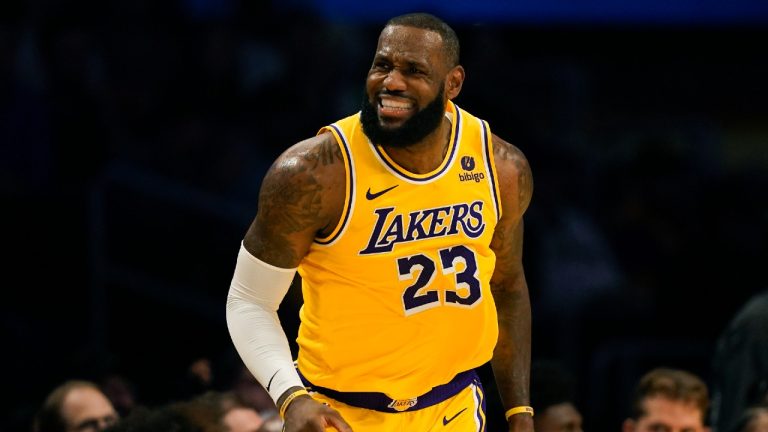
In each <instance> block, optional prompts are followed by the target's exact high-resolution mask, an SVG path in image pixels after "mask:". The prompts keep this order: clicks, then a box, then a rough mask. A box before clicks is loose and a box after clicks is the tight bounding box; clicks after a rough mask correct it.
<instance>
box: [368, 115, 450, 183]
mask: <svg viewBox="0 0 768 432" xmlns="http://www.w3.org/2000/svg"><path fill="white" fill-rule="evenodd" d="M450 139H451V122H450V121H449V120H448V119H447V118H445V117H443V121H442V122H441V123H440V126H439V127H438V128H436V129H435V130H434V131H433V132H432V133H430V134H429V135H427V136H426V137H425V138H424V139H423V140H421V141H419V142H417V143H416V144H413V145H411V146H408V147H387V146H382V147H383V149H384V151H386V152H387V155H389V157H391V158H392V160H394V161H395V162H397V164H398V165H400V166H401V167H403V168H405V169H406V170H408V171H409V172H412V173H414V174H426V173H428V172H432V171H434V170H435V169H437V167H439V166H440V164H441V163H443V160H444V159H445V154H446V152H447V151H448V144H449V141H450Z"/></svg>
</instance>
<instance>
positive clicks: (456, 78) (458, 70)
mask: <svg viewBox="0 0 768 432" xmlns="http://www.w3.org/2000/svg"><path fill="white" fill-rule="evenodd" d="M463 84H464V68H463V67H462V66H461V65H458V66H454V67H453V68H452V69H451V70H450V72H448V77H447V78H446V79H445V94H446V96H448V99H453V98H455V97H456V96H458V95H459V93H461V86H462V85H463Z"/></svg>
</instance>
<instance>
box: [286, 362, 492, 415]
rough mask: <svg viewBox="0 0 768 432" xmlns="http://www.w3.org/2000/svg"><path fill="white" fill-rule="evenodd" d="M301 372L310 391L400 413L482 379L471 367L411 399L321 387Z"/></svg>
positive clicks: (432, 402)
mask: <svg viewBox="0 0 768 432" xmlns="http://www.w3.org/2000/svg"><path fill="white" fill-rule="evenodd" d="M296 370H297V372H299V377H301V380H302V381H303V382H304V385H305V386H306V387H307V390H309V391H315V392H318V393H321V394H323V395H325V396H328V397H329V398H331V399H335V400H337V401H339V402H342V403H345V404H347V405H350V406H353V407H358V408H366V409H370V410H374V411H381V412H387V413H398V412H405V411H416V410H420V409H424V408H427V407H431V406H432V405H437V404H439V403H440V402H443V401H444V400H446V399H449V398H451V397H453V396H455V395H456V394H457V393H459V392H460V391H462V390H463V389H465V388H466V387H467V386H469V385H470V384H472V383H473V382H478V381H480V379H479V378H478V376H477V372H476V371H475V370H474V369H470V370H468V371H465V372H461V373H459V374H457V375H456V376H455V377H453V379H452V380H451V381H450V382H448V383H446V384H442V385H439V386H437V387H433V388H432V390H430V391H428V392H426V393H424V394H423V395H421V396H417V397H414V398H411V399H392V398H390V397H389V396H387V395H386V394H384V393H378V392H341V391H337V390H333V389H329V388H325V387H320V386H316V385H314V384H312V383H311V382H309V380H307V378H306V377H304V375H303V374H302V373H301V371H299V370H298V368H297V369H296Z"/></svg>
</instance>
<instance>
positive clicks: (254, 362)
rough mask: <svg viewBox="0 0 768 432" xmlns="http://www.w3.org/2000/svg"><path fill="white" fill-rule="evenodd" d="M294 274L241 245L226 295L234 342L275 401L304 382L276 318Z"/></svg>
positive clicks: (249, 368)
mask: <svg viewBox="0 0 768 432" xmlns="http://www.w3.org/2000/svg"><path fill="white" fill-rule="evenodd" d="M294 273H295V269H279V268H276V267H274V266H270V265H269V264H266V263H264V262H262V261H260V260H258V259H257V258H255V257H253V256H252V255H250V254H249V253H248V251H246V250H245V249H244V248H241V250H240V253H239V254H238V262H237V266H236V268H235V274H234V276H233V278H232V284H231V286H230V289H229V295H228V297H227V308H226V310H227V327H228V329H229V333H230V336H231V338H232V342H233V344H234V345H235V348H236V349H237V352H238V353H239V354H240V357H241V358H242V360H243V362H244V363H245V365H246V366H247V367H248V370H250V371H251V373H252V374H253V376H254V377H255V378H256V379H257V380H258V381H259V383H261V385H262V386H264V387H265V388H266V390H267V391H268V392H269V394H270V396H272V400H274V401H276V402H278V399H279V398H280V397H281V396H284V394H285V392H286V391H287V390H288V389H289V388H291V387H296V386H301V385H302V383H301V379H300V378H299V376H298V374H297V373H296V370H295V368H294V366H293V357H292V355H291V351H290V347H289V346H288V339H287V338H286V336H285V333H284V332H283V329H282V327H281V325H280V321H279V319H278V317H277V308H278V306H279V304H280V302H281V301H282V299H283V297H284V296H285V293H286V292H287V290H288V287H289V285H290V283H291V280H292V279H293V275H294Z"/></svg>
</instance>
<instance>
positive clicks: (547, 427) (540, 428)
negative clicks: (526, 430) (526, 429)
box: [533, 402, 582, 432]
mask: <svg viewBox="0 0 768 432" xmlns="http://www.w3.org/2000/svg"><path fill="white" fill-rule="evenodd" d="M533 422H534V426H535V429H536V432H581V422H582V419H581V414H579V411H578V410H576V408H575V407H574V406H573V405H571V404H570V403H567V402H564V403H561V404H557V405H552V406H550V407H547V409H545V410H544V411H543V412H541V413H536V417H534V418H533Z"/></svg>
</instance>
